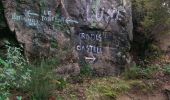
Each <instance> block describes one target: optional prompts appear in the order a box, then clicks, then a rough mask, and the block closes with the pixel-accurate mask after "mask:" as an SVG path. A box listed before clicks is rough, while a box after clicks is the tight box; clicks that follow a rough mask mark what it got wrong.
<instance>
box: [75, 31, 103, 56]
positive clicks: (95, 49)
mask: <svg viewBox="0 0 170 100" xmlns="http://www.w3.org/2000/svg"><path fill="white" fill-rule="evenodd" d="M79 38H80V39H81V40H82V41H85V40H87V41H97V42H102V34H94V33H89V34H87V33H79ZM76 50H77V51H85V52H88V53H95V54H99V53H102V47H99V46H95V45H91V44H89V45H82V43H80V44H79V45H77V46H76Z"/></svg>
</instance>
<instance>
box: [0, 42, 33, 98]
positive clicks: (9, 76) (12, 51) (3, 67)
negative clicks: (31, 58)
mask: <svg viewBox="0 0 170 100" xmlns="http://www.w3.org/2000/svg"><path fill="white" fill-rule="evenodd" d="M6 47H7V58H6V60H3V59H1V58H0V80H1V81H0V98H3V99H6V98H8V96H9V94H10V93H9V90H10V89H11V88H18V89H20V88H22V87H24V86H25V85H26V84H27V82H29V81H30V72H31V70H30V69H29V68H28V67H27V66H26V65H27V62H26V60H25V59H24V57H23V55H22V54H21V49H20V48H18V47H15V46H10V43H8V42H6Z"/></svg>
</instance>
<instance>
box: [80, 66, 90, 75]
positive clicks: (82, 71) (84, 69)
mask: <svg viewBox="0 0 170 100" xmlns="http://www.w3.org/2000/svg"><path fill="white" fill-rule="evenodd" d="M80 74H81V75H82V76H91V75H92V67H91V66H90V65H89V64H83V66H82V67H81V69H80Z"/></svg>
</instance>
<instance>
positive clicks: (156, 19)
mask: <svg viewBox="0 0 170 100" xmlns="http://www.w3.org/2000/svg"><path fill="white" fill-rule="evenodd" d="M165 1H166V0H165ZM165 1H164V0H132V7H133V8H132V10H133V24H134V41H133V44H132V48H133V50H134V51H135V52H137V54H138V55H137V56H138V57H139V58H140V59H142V60H144V59H147V58H148V57H149V58H151V59H154V58H155V57H157V56H158V55H160V54H161V53H160V49H159V48H158V47H156V46H154V47H156V49H155V48H154V49H153V48H152V47H153V45H154V44H157V43H156V42H157V41H156V40H155V36H157V34H161V33H165V32H167V31H168V30H169V28H168V27H169V25H170V23H169V18H170V13H168V9H169V8H168V7H167V6H164V5H163V4H164V3H165ZM134 51H133V52H134ZM149 60H150V59H149Z"/></svg>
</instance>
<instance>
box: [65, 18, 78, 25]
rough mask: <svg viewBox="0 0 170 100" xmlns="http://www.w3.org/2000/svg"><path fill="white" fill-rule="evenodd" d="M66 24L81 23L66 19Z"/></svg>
mask: <svg viewBox="0 0 170 100" xmlns="http://www.w3.org/2000/svg"><path fill="white" fill-rule="evenodd" d="M66 23H67V24H69V23H76V24H78V23H79V22H78V21H76V20H73V19H69V18H67V19H66Z"/></svg>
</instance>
